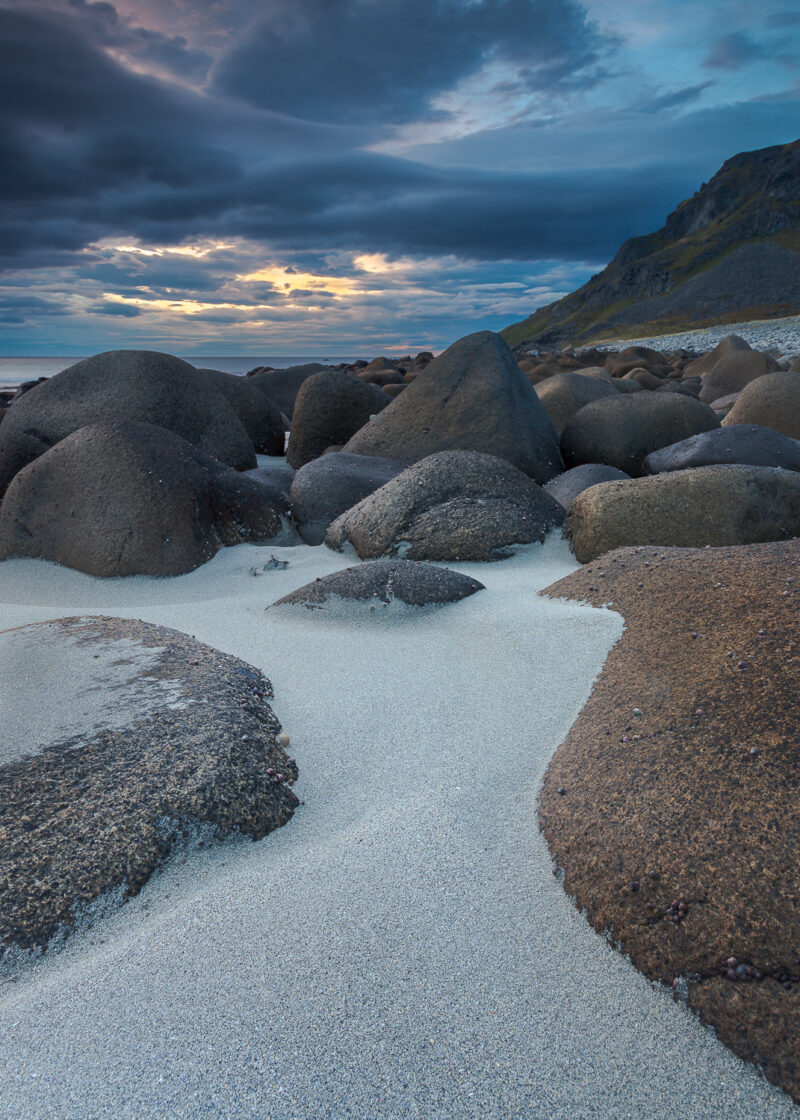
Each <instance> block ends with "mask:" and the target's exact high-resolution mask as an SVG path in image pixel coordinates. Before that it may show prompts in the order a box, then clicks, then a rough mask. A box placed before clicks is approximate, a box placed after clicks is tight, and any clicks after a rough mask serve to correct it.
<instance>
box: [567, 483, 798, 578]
mask: <svg viewBox="0 0 800 1120" xmlns="http://www.w3.org/2000/svg"><path fill="white" fill-rule="evenodd" d="M564 531H565V534H566V535H567V536H568V537H569V538H570V542H571V544H572V549H573V552H574V553H575V557H576V559H577V560H579V561H580V562H581V563H582V564H585V563H587V562H588V561H590V560H594V559H595V558H596V557H598V556H601V555H603V553H606V552H611V551H613V550H614V549H616V548H624V547H625V546H627V545H671V546H675V545H677V546H686V547H689V548H700V547H703V546H705V545H711V546H712V547H719V546H723V545H733V544H758V543H760V542H762V541H784V540H786V539H787V538H789V537H797V536H800V474H798V473H797V472H796V471H785V470H780V469H778V468H775V467H749V466H725V465H722V466H712V467H696V468H695V469H694V470H686V471H669V472H667V473H665V474H657V475H651V476H649V477H647V478H634V479H631V480H630V482H603V483H601V484H600V485H599V486H593V487H592V488H591V489H589V490H585V491H584V492H583V493H582V494H580V495H579V496H578V497H577V498H576V499H575V501H574V502H573V503H572V505H571V506H570V510H569V513H568V515H567V522H566V525H565V530H564Z"/></svg>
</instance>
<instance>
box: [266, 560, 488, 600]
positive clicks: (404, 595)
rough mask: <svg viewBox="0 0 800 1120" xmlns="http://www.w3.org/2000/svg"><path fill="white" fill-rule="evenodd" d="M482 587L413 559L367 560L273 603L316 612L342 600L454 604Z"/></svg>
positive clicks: (474, 580) (308, 584) (460, 576)
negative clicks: (302, 607) (305, 608)
mask: <svg viewBox="0 0 800 1120" xmlns="http://www.w3.org/2000/svg"><path fill="white" fill-rule="evenodd" d="M482 590H483V584H482V583H478V581H477V580H476V579H472V578H471V577H470V576H464V575H461V573H460V572H451V571H450V570H449V568H440V567H437V566H436V565H435V564H424V563H419V562H417V561H415V560H397V559H394V560H367V561H365V563H363V564H358V565H356V567H354V568H345V570H344V571H342V572H333V573H332V574H331V575H329V576H323V577H322V578H321V579H317V580H314V582H313V583H307V584H306V585H305V587H299V588H298V589H297V590H296V591H292V592H291V593H290V594H289V595H284V597H283V598H282V599H278V600H277V602H276V603H273V606H274V607H278V606H282V605H283V606H286V605H291V606H298V605H299V606H304V607H307V608H308V609H309V610H314V609H320V608H321V607H324V606H325V604H326V603H328V602H329V601H330V600H334V601H335V600H337V599H340V600H341V599H346V600H350V601H355V602H359V603H371V605H373V606H374V605H376V604H377V603H382V604H383V605H384V606H388V605H389V603H391V602H394V601H397V602H399V603H407V604H409V605H411V606H415V607H425V606H431V605H433V604H437V605H438V604H442V603H456V602H458V601H459V600H460V599H465V598H466V597H467V596H468V595H474V594H475V592H476V591H482Z"/></svg>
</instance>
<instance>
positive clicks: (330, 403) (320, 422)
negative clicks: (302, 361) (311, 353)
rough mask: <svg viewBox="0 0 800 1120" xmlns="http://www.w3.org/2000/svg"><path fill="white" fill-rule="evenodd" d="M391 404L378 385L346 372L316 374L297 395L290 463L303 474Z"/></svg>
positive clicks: (287, 457) (308, 379) (307, 379)
mask: <svg viewBox="0 0 800 1120" xmlns="http://www.w3.org/2000/svg"><path fill="white" fill-rule="evenodd" d="M390 400H391V398H390V397H388V396H387V395H386V393H384V392H383V390H382V389H379V388H378V386H377V385H371V384H370V383H369V382H367V381H360V380H359V379H358V378H357V377H354V376H353V374H352V373H345V372H344V370H340V369H326V370H322V371H320V372H319V373H313V374H312V375H311V377H308V378H306V380H305V381H304V382H303V384H302V385H301V386H300V389H299V391H298V393H297V399H296V400H295V404H294V412H293V413H292V428H291V432H290V433H289V447H288V449H287V452H286V461H287V462H288V463H289V465H290V466H292V467H294V469H295V470H299V468H300V467H302V466H305V464H306V463H310V462H311V460H312V459H316V458H318V457H319V456H320V455H321V454H322V452H323V451H324V450H325V448H326V447H331V446H332V445H338V446H342V445H343V444H345V443H347V441H348V440H349V439H350V437H351V436H353V435H355V433H356V432H357V431H358V430H359V429H360V428H363V427H364V425H365V424H366V423H368V421H369V419H370V417H372V416H375V415H377V414H378V413H379V412H381V411H382V410H383V409H384V408H388V406H389V403H390Z"/></svg>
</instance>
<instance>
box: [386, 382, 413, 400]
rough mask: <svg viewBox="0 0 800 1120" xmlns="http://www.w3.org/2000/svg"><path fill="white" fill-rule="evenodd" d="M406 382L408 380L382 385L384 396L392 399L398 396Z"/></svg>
mask: <svg viewBox="0 0 800 1120" xmlns="http://www.w3.org/2000/svg"><path fill="white" fill-rule="evenodd" d="M407 384H408V382H406V381H404V382H403V384H402V385H384V386H382V388H383V392H384V393H385V394H386V396H387V397H389V398H390V400H394V398H395V397H399V396H400V394H401V393H402V391H403V390H404V389H405V387H406V385H407Z"/></svg>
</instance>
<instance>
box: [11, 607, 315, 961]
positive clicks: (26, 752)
mask: <svg viewBox="0 0 800 1120" xmlns="http://www.w3.org/2000/svg"><path fill="white" fill-rule="evenodd" d="M0 664H2V665H3V666H4V668H5V669H6V670H8V669H9V667H10V666H14V680H15V687H14V690H13V695H12V696H11V697H9V698H8V699H7V700H6V702H5V719H6V733H7V736H6V737H4V740H3V743H4V747H3V749H0V836H1V837H2V843H0V958H2V955H3V954H4V952H5V951H6V950H8V949H9V948H11V947H12V946H13V947H16V948H21V949H27V948H32V947H37V946H43V945H44V944H45V943H46V942H47V941H48V940H49V939H50V938H52V937H53V935H54V934H55V933H56V932H57V931H58V930H59V928H60V927H62V926H64V927H69V926H70V925H71V924H72V923H73V921H74V920H75V918H76V916H77V915H78V913H79V912H80V910H81V909H82V908H83V907H85V906H87V905H88V904H90V903H92V902H94V901H95V900H97V899H99V898H100V897H101V896H103V895H104V894H106V893H107V892H109V891H112V890H120V891H121V892H122V894H123V895H124V896H125V897H129V896H131V895H133V894H135V893H136V892H137V891H139V890H140V889H141V887H142V886H143V885H144V883H145V882H146V881H147V879H148V878H149V876H150V875H151V873H152V872H153V870H154V869H155V868H156V867H158V866H159V864H161V863H163V862H164V861H165V860H166V859H167V858H168V856H169V853H170V850H171V848H172V847H173V845H174V843H175V842H176V841H177V840H178V839H179V838H180V837H181V836H182V835H184V834H186V833H187V832H191V831H192V830H193V829H196V828H197V826H198V825H205V826H207V827H208V828H209V829H210V831H211V833H213V834H214V835H220V836H222V835H225V834H227V833H230V832H231V831H233V830H240V831H241V832H242V833H244V834H245V835H247V836H251V837H252V838H253V839H260V838H261V837H263V836H265V835H266V834H267V833H268V832H270V831H271V830H272V829H274V828H277V827H278V826H279V825H282V824H284V823H285V822H286V821H287V820H289V818H290V817H291V816H292V813H293V811H294V809H295V807H296V806H297V804H298V802H297V798H296V797H295V795H294V793H293V792H292V790H291V788H290V783H292V782H293V781H294V780H295V779H296V778H297V767H296V765H295V764H294V762H293V760H291V759H289V758H288V757H287V755H286V752H285V750H284V748H283V746H282V745H281V744H280V742H279V741H278V738H277V736H278V734H279V733H280V730H281V729H280V724H279V722H278V720H277V718H276V717H275V715H274V713H273V711H272V709H271V708H270V706H269V703H268V702H267V701H268V699H269V698H270V697H271V696H272V688H271V685H270V683H269V681H268V680H267V679H266V678H265V677H264V676H263V675H262V674H261V673H260V672H259V671H258V670H257V669H255V668H253V667H252V666H250V665H247V664H246V663H245V662H243V661H240V660H238V659H237V658H235V657H230V656H228V655H226V654H223V653H220V652H219V651H218V650H215V649H212V648H210V647H209V646H206V645H204V644H203V643H201V642H197V641H195V640H194V639H193V638H190V637H189V636H188V635H186V634H183V633H180V632H179V631H176V630H171V629H167V628H166V627H163V626H154V625H151V624H149V623H145V622H139V621H134V620H126V619H120V618H104V617H86V618H61V619H55V620H54V621H51V622H42V623H35V624H33V625H29V626H23V627H19V628H17V629H14V630H6V631H4V632H2V633H0ZM278 779H280V780H278Z"/></svg>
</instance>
